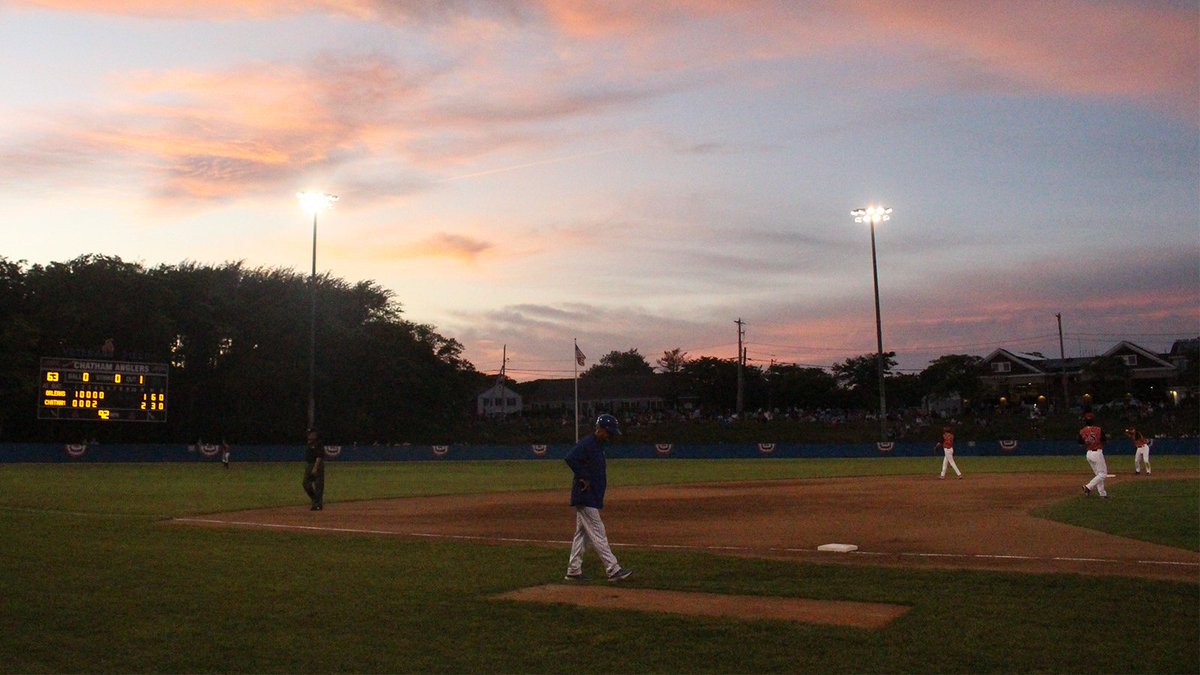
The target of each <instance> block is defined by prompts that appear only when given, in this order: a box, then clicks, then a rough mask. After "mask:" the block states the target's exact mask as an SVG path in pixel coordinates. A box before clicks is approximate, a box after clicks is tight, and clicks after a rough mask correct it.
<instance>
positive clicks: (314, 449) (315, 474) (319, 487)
mask: <svg viewBox="0 0 1200 675" xmlns="http://www.w3.org/2000/svg"><path fill="white" fill-rule="evenodd" d="M301 484H302V485H303V486H304V492H305V493H307V494H308V498H309V499H311V500H312V508H311V510H312V511H321V510H322V509H324V508H325V447H324V446H322V445H321V439H320V436H318V435H317V430H316V429H309V430H308V446H307V448H306V449H305V451H304V481H303V482H302V483H301Z"/></svg>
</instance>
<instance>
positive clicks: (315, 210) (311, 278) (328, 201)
mask: <svg viewBox="0 0 1200 675" xmlns="http://www.w3.org/2000/svg"><path fill="white" fill-rule="evenodd" d="M296 198H297V199H299V200H300V206H302V207H304V210H305V211H310V212H312V217H313V235H312V272H310V273H309V275H308V298H309V307H310V312H309V321H308V428H309V429H314V428H316V422H317V394H316V383H317V214H319V213H320V212H321V211H323V210H325V209H329V208H333V203H334V202H336V201H337V199H338V198H337V195H329V194H325V193H324V192H312V191H308V192H297V193H296Z"/></svg>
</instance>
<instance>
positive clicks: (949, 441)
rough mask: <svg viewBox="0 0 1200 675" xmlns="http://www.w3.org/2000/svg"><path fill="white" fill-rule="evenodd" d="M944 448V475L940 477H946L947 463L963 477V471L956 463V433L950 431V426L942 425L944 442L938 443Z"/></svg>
mask: <svg viewBox="0 0 1200 675" xmlns="http://www.w3.org/2000/svg"><path fill="white" fill-rule="evenodd" d="M938 446H940V447H941V448H942V455H943V456H942V475H940V476H938V478H945V477H946V465H949V466H950V468H952V469H954V473H956V474H958V477H959V478H962V472H961V471H959V470H958V465H957V464H955V463H954V433H953V432H952V431H950V427H942V442H941V443H938Z"/></svg>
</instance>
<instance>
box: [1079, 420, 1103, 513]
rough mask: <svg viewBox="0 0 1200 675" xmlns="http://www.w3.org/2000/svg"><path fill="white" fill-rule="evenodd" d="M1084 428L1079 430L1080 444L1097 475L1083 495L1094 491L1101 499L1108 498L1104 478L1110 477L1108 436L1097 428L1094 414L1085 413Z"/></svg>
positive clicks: (1085, 488)
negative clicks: (1105, 457) (1105, 456)
mask: <svg viewBox="0 0 1200 675" xmlns="http://www.w3.org/2000/svg"><path fill="white" fill-rule="evenodd" d="M1083 424H1084V426H1083V428H1082V429H1080V430H1079V444H1080V445H1082V446H1083V448H1084V449H1085V450H1087V461H1088V464H1090V465H1091V466H1092V471H1093V472H1094V473H1095V474H1096V476H1095V478H1092V480H1090V481H1088V484H1087V485H1084V486H1083V495H1084V496H1085V497H1087V496H1090V495H1091V494H1092V490H1095V491H1096V494H1098V495H1100V496H1101V497H1107V496H1108V492H1107V491H1106V490H1105V489H1104V478H1105V476H1107V475H1108V464H1107V463H1105V461H1104V441H1106V440H1108V436H1106V435H1105V434H1104V430H1102V429H1101V428H1100V427H1098V426H1096V416H1095V415H1093V414H1092V413H1090V412H1088V413H1084V415H1083Z"/></svg>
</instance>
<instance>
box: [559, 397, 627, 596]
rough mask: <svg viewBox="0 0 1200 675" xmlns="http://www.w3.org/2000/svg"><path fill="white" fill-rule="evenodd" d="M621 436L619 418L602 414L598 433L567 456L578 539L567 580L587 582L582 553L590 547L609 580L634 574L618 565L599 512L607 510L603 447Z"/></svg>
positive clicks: (574, 546)
mask: <svg viewBox="0 0 1200 675" xmlns="http://www.w3.org/2000/svg"><path fill="white" fill-rule="evenodd" d="M619 435H621V428H620V425H619V424H618V423H617V418H615V417H613V416H612V415H601V416H599V417H597V418H596V431H595V432H594V433H591V434H588V435H587V436H584V437H583V438H582V439H581V440H580V441H579V444H578V445H576V446H575V447H574V448H572V449H571V451H570V452H569V453H567V457H566V461H567V466H569V467H571V472H572V473H573V474H574V478H573V480H572V481H571V506H574V507H575V538H574V539H573V540H572V541H571V557H570V559H569V560H568V561H567V576H566V579H567V581H586V580H587V576H585V575H584V573H583V554H584V552H585V551H587V549H588V547H591V548H593V549H595V551H596V553H597V554H598V555H599V556H600V561H601V562H603V563H604V572H605V574H606V575H607V576H608V580H609V581H620V580H622V579H624V578H626V577H628V576H629V575H630V574H631V573H632V572H631V571H630V570H629V569H628V568H625V567H621V564H620V563H619V562H617V556H615V555H613V552H612V548H610V547H609V545H608V535H607V534H605V532H604V522H603V521H602V520H600V509H602V508H604V489H605V487H606V484H607V463H606V459H605V456H604V446H605V445H606V444H607V443H608V441H609V440H611V439H612V437H613V436H619Z"/></svg>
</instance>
